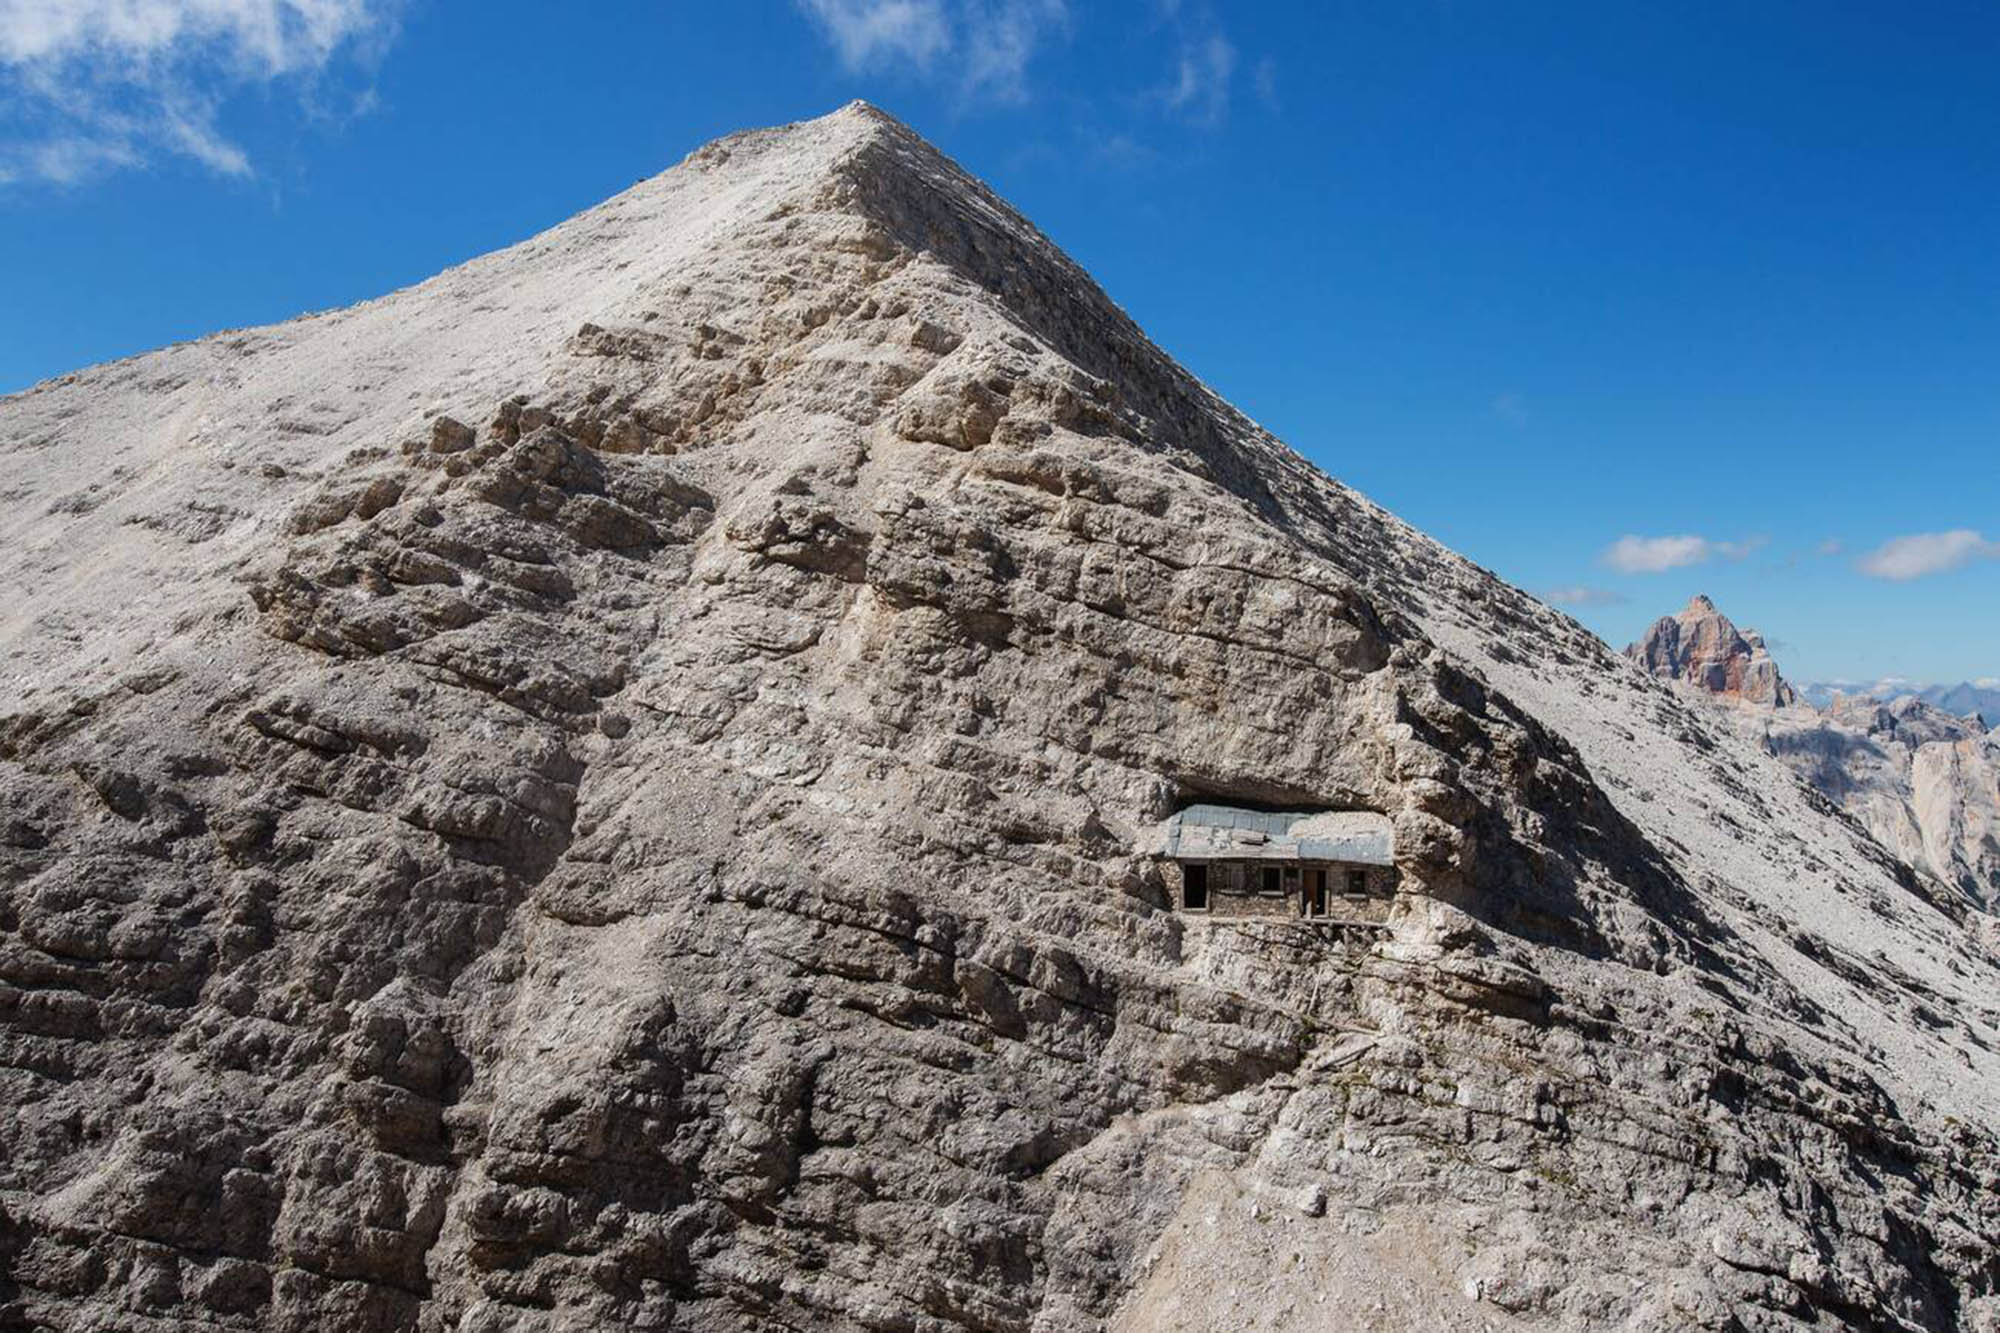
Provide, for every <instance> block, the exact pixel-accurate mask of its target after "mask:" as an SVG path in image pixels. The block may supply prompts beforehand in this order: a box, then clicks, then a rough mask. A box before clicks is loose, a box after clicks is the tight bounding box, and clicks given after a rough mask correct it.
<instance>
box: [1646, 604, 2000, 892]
mask: <svg viewBox="0 0 2000 1333" xmlns="http://www.w3.org/2000/svg"><path fill="white" fill-rule="evenodd" d="M1625 655H1626V656H1627V657H1629V658H1631V659H1632V660H1633V661H1635V662H1637V663H1639V664H1640V665H1641V666H1643V667H1645V668H1646V669H1647V670H1648V671H1650V672H1652V673H1653V674H1654V675H1656V676H1660V677H1663V678H1665V679H1668V680H1673V681H1678V682H1680V683H1681V684H1683V685H1685V686H1688V687H1690V688H1691V689H1693V690H1696V691H1699V692H1701V693H1702V694H1705V695H1708V696H1710V697H1712V698H1714V699H1715V700H1717V701H1718V702H1722V703H1726V704H1728V705H1731V706H1730V707H1728V708H1726V709H1724V710H1723V711H1724V714H1725V716H1726V717H1727V718H1728V719H1729V720H1730V721H1731V722H1733V723H1735V724H1736V725H1737V726H1738V727H1740V728H1741V729H1742V730H1744V731H1747V732H1750V733H1751V734H1753V735H1755V736H1756V737H1757V738H1758V739H1759V740H1760V741H1761V742H1762V744H1763V747H1764V749H1765V750H1766V752H1768V753H1770V754H1772V755H1775V756H1776V757H1777V758H1779V759H1781V760H1783V761H1784V762H1785V764H1786V765H1787V766H1789V767H1790V768H1791V769H1792V771H1793V772H1795V773H1797V774H1798V775H1799V776H1800V777H1802V778H1804V779H1805V780H1806V781H1807V782H1809V783H1810V784H1812V786H1813V787H1815V788H1817V789H1818V790H1819V791H1820V792H1821V794H1823V795H1825V796H1826V797H1827V798H1828V799H1830V800H1832V801H1834V802H1835V803H1837V804H1838V805H1840V806H1841V808H1843V809H1844V810H1846V811H1847V813H1849V814H1850V815H1852V816H1854V818H1855V819H1857V820H1859V821H1860V822H1861V824H1862V826H1863V827H1865V828H1866V829H1867V830H1868V831H1869V833H1871V834H1872V835H1874V837H1875V840H1876V841H1877V842H1879V843H1881V844H1882V845H1883V846H1884V847H1885V848H1887V849H1888V850H1889V851H1890V852H1892V853H1894V854H1895V855H1896V856H1897V857H1899V858H1900V859H1902V860H1903V861H1904V862H1906V863H1908V864H1909V865H1911V866H1914V867H1916V868H1917V869H1919V870H1924V871H1928V872H1929V873H1931V874H1933V875H1935V876H1936V877H1937V878H1938V879H1940V880H1943V881H1944V882H1945V883H1947V884H1950V885H1952V886H1953V887H1955V888H1956V889H1957V890H1958V891H1959V892H1961V893H1963V894H1964V895H1965V896H1966V897H1967V898H1969V899H1970V900H1971V901H1973V902H1974V903H1977V904H1979V905H1981V906H1983V907H1985V908H1987V909H1988V910H1989V911H1990V910H1994V909H1995V908H1996V907H2000V730H1991V731H1989V729H1988V728H1989V727H1990V726H1991V725H1992V724H1993V723H1994V722H2000V681H1995V680H1979V681H1973V682H1967V683H1964V684H1959V685H1928V686H1925V685H1918V684H1916V683H1914V682H1912V681H1907V680H1900V679H1895V678H1890V679H1886V680H1881V681H1877V682H1874V683H1873V684H1859V683H1855V682H1851V681H1847V682H1826V683H1822V684H1815V685H1807V686H1804V687H1803V688H1794V687H1793V686H1792V685H1791V684H1790V683H1789V682H1787V681H1786V680H1785V678H1784V676H1783V675H1782V674H1781V673H1780V672H1779V670H1778V664H1777V663H1776V662H1775V661H1774V660H1772V657H1771V655H1770V652H1769V650H1768V649H1767V648H1766V647H1765V644H1764V640H1763V638H1762V637H1761V636H1759V635H1758V633H1757V631H1755V630H1752V629H1738V628H1737V627H1736V625H1734V624H1733V623H1731V621H1730V619H1729V617H1727V616H1725V615H1723V614H1722V612H1721V611H1719V610H1717V609H1716V606H1715V603H1714V602H1712V601H1710V600H1709V599H1708V598H1706V597H1696V598H1694V599H1693V600H1692V601H1690V602H1689V603H1688V604H1687V605H1686V606H1685V607H1683V608H1681V610H1680V611H1678V612H1676V613H1675V614H1674V615H1671V616H1662V617H1661V618H1660V619H1659V620H1657V621H1655V622H1654V623H1653V626H1652V628H1651V629H1649V630H1647V631H1646V635H1645V637H1644V638H1642V639H1641V640H1640V641H1639V642H1637V643H1635V644H1633V645H1631V646H1630V647H1628V648H1627V649H1626V650H1625Z"/></svg>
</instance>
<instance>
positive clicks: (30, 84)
mask: <svg viewBox="0 0 2000 1333" xmlns="http://www.w3.org/2000/svg"><path fill="white" fill-rule="evenodd" d="M400 4H401V0H0V110H4V113H5V115H6V118H7V119H8V120H9V121H10V122H12V124H13V125H15V126H18V127H20V128H19V129H18V130H16V131H15V132H13V133H11V134H10V135H9V136H8V137H7V138H6V139H5V140H0V183H4V182H7V181H23V180H31V179H32V180H42V181H50V182H55V183H59V184H69V183H74V182H77V181H81V180H85V179H88V178H90V177H92V176H96V175H100V174H102V173H104V172H106V171H111V170H116V169H118V168H123V167H137V166H142V165H144V164H145V163H146V162H147V161H148V160H150V159H151V158H152V157H154V156H155V155H158V154H167V155H172V156H178V157H184V158H188V159H191V160H193V161H195V162H198V163H200V164H201V165H202V166H204V167H206V168H208V169H209V170H210V171H214V172H216V173H218V174H220V175H225V176H243V175H248V174H250V172H251V170H252V167H251V162H250V159H249V156H248V155H247V154H246V153H245V152H244V150H243V149H242V148H241V147H240V146H238V145H237V144H235V143H233V142H232V141H231V140H230V139H229V137H228V136H227V135H226V134H224V133H223V131H222V130H221V129H220V128H219V126H218V124H217V120H218V115H219V112H220V110H221V106H222V103H223V101H224V100H225V99H226V97H227V96H228V94H230V93H232V92H235V91H238V90H240V89H243V88H246V87H251V86H255V85H271V84H276V83H281V82H292V83H297V84H300V85H307V84H310V83H311V82H312V81H313V80H316V79H318V78H319V77H320V76H321V75H323V74H324V73H326V72H327V70H328V69H329V68H330V67H331V66H333V65H334V63H335V62H336V61H339V60H342V59H346V58H353V57H358V58H361V59H364V60H365V59H369V58H372V57H373V56H374V55H376V54H377V53H379V51H380V50H381V48H382V47H383V46H384V45H385V44H386V43H387V42H388V40H389V39H390V38H391V37H392V36H393V35H394V32H395V26H396V16H397V13H398V11H399V8H400Z"/></svg>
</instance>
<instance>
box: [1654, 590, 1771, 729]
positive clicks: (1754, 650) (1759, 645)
mask: <svg viewBox="0 0 2000 1333" xmlns="http://www.w3.org/2000/svg"><path fill="white" fill-rule="evenodd" d="M1625 655H1626V656H1627V657H1629V658H1631V659H1632V660H1633V661H1635V662H1637V663H1638V664H1639V665H1640V666H1642V667H1644V668H1646V670H1648V671H1650V672H1652V673H1653V674H1654V675H1656V676H1664V677H1666V678H1667V679H1669V680H1681V681H1686V682H1687V683H1688V684H1690V685H1697V686H1699V687H1701V688H1702V689H1704V690H1707V691H1708V692H1709V693H1711V694H1721V695H1727V696H1730V697H1732V698H1737V699H1743V700H1746V701H1748V702H1751V703H1762V704H1770V705H1772V706H1774V707H1780V708H1781V707H1784V706H1785V705H1787V704H1791V703H1794V702H1796V701H1797V698H1798V696H1797V694H1796V693H1795V692H1794V691H1793V689H1792V687H1791V686H1790V685H1788V684H1786V683H1785V678H1784V677H1783V676H1780V675H1779V674H1778V664H1777V663H1776V662H1773V661H1772V660H1771V654H1770V652H1769V650H1768V649H1766V648H1765V646H1764V640H1763V638H1762V637H1761V636H1759V635H1758V633H1757V631H1755V630H1739V629H1737V628H1736V626H1735V625H1734V624H1733V623H1731V621H1730V619H1729V617H1727V616H1725V615H1723V614H1722V613H1721V612H1720V611H1718V610H1716V609H1715V603H1714V602H1712V601H1710V600H1709V599H1708V598H1706V597H1704V596H1700V595H1696V596H1695V597H1694V598H1693V599H1692V600H1691V601H1689V602H1688V604H1687V605H1686V606H1684V607H1682V608H1681V610H1680V611H1679V612H1678V613H1677V614H1675V615H1671V616H1662V617H1661V618H1660V619H1658V620H1656V621H1654V622H1653V627H1652V628H1651V629H1649V630H1647V631H1646V636H1645V637H1644V638H1643V639H1641V640H1640V641H1639V642H1637V643H1635V644H1632V645H1631V646H1629V647H1627V648H1626V649H1625Z"/></svg>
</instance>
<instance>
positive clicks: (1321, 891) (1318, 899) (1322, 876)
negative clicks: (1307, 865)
mask: <svg viewBox="0 0 2000 1333" xmlns="http://www.w3.org/2000/svg"><path fill="white" fill-rule="evenodd" d="M1306 895H1307V898H1308V901H1309V902H1310V903H1311V906H1310V908H1309V909H1308V910H1307V915H1308V916H1325V915H1326V872H1325V871H1324V870H1308V871H1307V872H1306Z"/></svg>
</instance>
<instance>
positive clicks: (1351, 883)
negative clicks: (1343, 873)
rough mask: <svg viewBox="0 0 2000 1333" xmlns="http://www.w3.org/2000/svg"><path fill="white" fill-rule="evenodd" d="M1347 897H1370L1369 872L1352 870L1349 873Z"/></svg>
mask: <svg viewBox="0 0 2000 1333" xmlns="http://www.w3.org/2000/svg"><path fill="white" fill-rule="evenodd" d="M1347 896H1348V897H1350V898H1366V897H1367V896H1368V872H1367V871H1365V870H1350V871H1348V872H1347Z"/></svg>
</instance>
